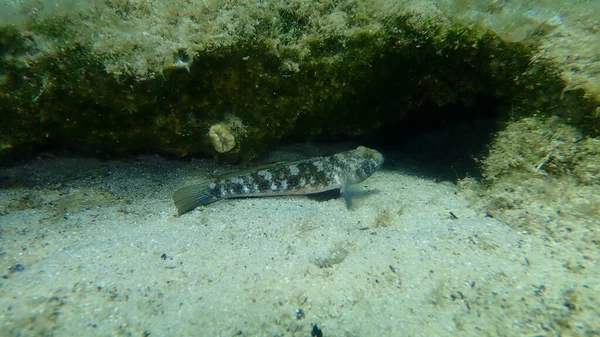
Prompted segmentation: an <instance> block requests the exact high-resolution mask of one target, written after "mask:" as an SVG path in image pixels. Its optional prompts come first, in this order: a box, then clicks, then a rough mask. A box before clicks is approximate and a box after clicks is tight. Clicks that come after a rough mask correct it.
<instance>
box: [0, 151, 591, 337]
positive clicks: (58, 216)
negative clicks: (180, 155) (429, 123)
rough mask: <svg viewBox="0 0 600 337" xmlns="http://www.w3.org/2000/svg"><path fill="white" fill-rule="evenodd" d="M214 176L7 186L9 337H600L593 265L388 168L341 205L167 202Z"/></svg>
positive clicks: (68, 163)
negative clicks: (576, 267)
mask: <svg viewBox="0 0 600 337" xmlns="http://www.w3.org/2000/svg"><path fill="white" fill-rule="evenodd" d="M234 169H235V168H234V167H218V166H216V165H215V164H214V163H213V161H211V160H195V161H192V162H191V163H190V162H181V161H171V160H166V159H163V158H160V157H156V156H142V157H138V158H135V159H134V160H130V161H105V162H101V161H97V160H94V159H73V158H71V159H69V158H43V159H38V160H35V161H32V162H28V163H25V164H20V165H17V166H12V167H5V168H1V169H0V179H1V181H0V183H1V186H2V188H1V189H0V211H1V214H0V235H1V241H0V243H1V249H0V263H1V270H0V273H1V276H2V278H0V335H1V336H311V333H312V335H313V336H316V335H318V333H317V331H316V330H317V329H316V328H315V325H316V326H317V327H318V329H320V330H321V331H322V334H323V336H456V335H461V336H518V335H531V336H533V335H537V336H549V335H552V336H560V335H565V336H566V335H569V336H573V335H598V334H600V330H599V328H598V326H597V325H596V326H595V325H594V324H595V323H594V322H596V323H597V322H600V317H599V316H598V310H593V308H592V307H591V306H593V304H594V303H596V304H597V303H598V302H597V301H598V297H597V296H598V295H595V296H596V297H595V298H594V297H593V296H594V295H593V294H598V293H600V280H599V277H598V275H599V273H598V268H597V263H596V262H594V263H593V264H590V265H588V267H587V269H586V270H584V271H581V272H578V273H574V272H569V271H566V269H565V268H563V266H564V263H565V259H567V260H568V258H569V254H571V253H572V254H576V252H570V251H569V247H555V246H552V245H551V244H548V243H545V242H543V240H542V239H541V238H539V237H537V236H536V235H535V234H534V233H527V232H518V231H516V230H514V229H512V228H511V227H509V226H507V225H506V224H503V223H501V222H500V221H498V220H497V219H494V218H492V217H490V216H487V215H486V214H483V213H480V212H477V211H475V210H473V209H472V208H470V206H469V203H468V202H467V200H466V199H465V198H464V197H463V196H462V194H461V193H460V192H459V191H458V189H457V187H456V186H455V185H454V184H452V183H449V182H443V181H441V182H440V181H434V180H430V179H425V178H422V177H419V176H418V175H416V174H411V173H410V172H408V171H407V170H404V169H403V168H402V166H401V165H400V164H398V163H394V162H393V160H389V161H387V162H386V165H384V167H383V169H381V170H380V171H379V172H377V173H376V174H375V175H374V176H372V177H371V178H369V179H368V180H366V181H365V182H363V183H362V184H360V186H359V187H360V190H362V192H361V193H359V196H358V197H357V199H356V200H355V206H354V207H353V209H352V210H347V209H346V207H345V204H344V202H343V200H341V199H337V200H335V199H334V200H328V201H321V202H319V201H315V200H312V199H309V198H306V197H284V198H283V197H282V198H257V199H237V200H225V201H221V202H218V203H215V204H212V205H208V206H205V207H202V208H199V209H196V210H194V211H193V212H190V213H188V214H185V215H183V216H181V217H177V216H176V214H175V213H176V212H175V208H174V206H173V203H172V200H171V195H172V193H173V191H174V190H176V189H177V188H179V187H182V186H184V185H187V184H190V183H195V182H199V181H202V180H203V179H206V178H207V177H210V176H214V175H215V174H219V173H224V172H228V171H231V170H234Z"/></svg>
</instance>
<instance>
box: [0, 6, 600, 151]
mask: <svg viewBox="0 0 600 337" xmlns="http://www.w3.org/2000/svg"><path fill="white" fill-rule="evenodd" d="M3 6H4V7H3V8H2V9H3V11H2V13H3V14H2V15H3V21H2V24H0V41H1V42H2V44H1V45H2V47H1V48H0V54H2V55H1V56H2V57H1V58H0V113H1V114H0V149H4V150H5V152H6V151H10V150H14V149H22V148H23V146H28V145H36V144H37V145H40V144H42V145H44V146H50V147H54V148H56V147H59V148H67V149H70V150H75V151H77V152H80V153H84V154H106V153H109V154H110V153H123V152H130V151H138V150H147V151H154V152H161V153H172V154H176V155H179V156H188V155H197V154H208V153H213V152H214V151H215V150H218V149H217V148H215V145H214V142H213V141H214V139H215V138H214V137H210V136H209V137H207V134H208V133H209V131H208V130H210V128H211V126H214V125H218V124H219V123H223V121H224V120H225V119H226V118H227V116H228V115H233V116H236V118H238V119H239V120H241V121H243V123H244V134H243V141H239V140H240V139H236V140H235V144H236V145H235V148H232V149H233V151H235V152H236V153H237V154H238V155H239V156H240V157H241V158H243V159H251V158H254V157H255V156H256V155H257V154H258V153H260V152H261V151H263V150H264V149H265V148H268V146H269V145H272V144H274V143H275V142H277V141H280V140H283V139H286V138H289V137H307V136H311V135H323V134H325V135H328V136H335V135H341V136H356V135H364V134H368V133H371V132H374V131H376V130H378V129H379V128H380V127H381V126H382V125H385V124H389V123H395V122H399V121H401V120H403V119H404V118H406V116H408V115H409V114H414V113H425V114H426V113H427V111H420V109H421V108H423V107H424V106H428V105H431V104H432V105H435V106H444V105H450V104H459V105H464V106H465V107H467V108H469V109H471V110H473V109H474V107H475V106H476V105H477V104H478V103H477V102H478V101H479V97H481V96H493V97H495V99H496V100H497V102H498V104H499V119H500V120H508V119H509V118H510V117H519V116H529V115H531V114H532V113H534V112H538V113H540V114H543V115H546V116H551V115H559V116H562V117H563V118H562V120H563V121H564V122H568V123H571V124H572V125H575V126H576V127H578V128H580V129H581V130H582V132H584V133H586V134H590V135H595V134H598V130H599V129H600V128H599V127H598V126H599V123H600V122H599V121H600V119H599V118H598V114H597V109H598V101H597V99H596V97H597V95H596V94H595V91H594V90H595V89H594V87H593V86H591V85H587V84H586V85H584V84H578V85H575V84H573V83H574V82H569V83H566V84H565V75H564V74H565V72H564V70H563V66H564V65H563V64H562V63H561V64H558V63H557V61H556V60H557V59H558V58H556V57H554V56H551V55H550V54H549V53H550V52H549V51H548V50H559V49H560V48H558V47H556V48H554V49H552V48H551V47H549V46H548V43H549V42H548V41H549V36H552V34H554V32H556V31H557V30H561V31H564V30H567V31H569V32H570V30H568V27H567V24H566V23H565V24H563V23H562V21H557V20H554V21H552V22H550V23H549V20H551V19H552V17H553V16H552V15H550V14H552V12H551V11H550V12H544V13H541V14H540V13H534V12H527V11H525V9H524V8H520V7H519V8H517V9H515V8H509V7H508V5H507V4H504V3H500V2H495V5H494V6H491V5H486V6H483V7H481V6H473V3H470V2H469V1H462V2H456V3H455V4H454V5H452V6H450V5H448V4H447V3H445V2H438V1H416V0H415V1H398V2H394V1H390V2H379V1H375V2H370V1H353V0H346V1H315V2H312V1H276V2H270V1H257V2H246V1H228V2H220V1H199V2H198V1H192V2H188V1H180V0H177V1H168V2H164V1H155V0H136V1H113V0H110V1H109V0H107V1H94V2H91V3H89V4H88V5H87V6H86V5H85V3H82V2H76V3H75V2H64V3H61V4H60V6H58V5H57V6H44V5H43V4H40V3H39V2H36V1H23V2H7V3H4V5H3ZM490 6H491V7H490ZM517 16H519V17H521V18H522V21H523V22H531V23H532V24H535V27H534V28H532V29H530V30H529V31H527V32H526V34H525V35H524V36H523V37H522V38H515V37H514V36H516V35H518V33H516V32H512V31H511V29H513V26H511V25H510V24H507V22H509V21H510V20H511V19H514V18H516V17H517ZM565 21H567V20H566V19H565ZM509 36H511V37H509ZM552 55H553V54H552ZM585 69H594V68H593V67H592V66H588V67H587V68H585ZM593 78H594V77H593V76H592V77H590V79H591V80H590V81H588V82H586V83H593ZM578 83H579V82H578ZM485 110H488V109H481V111H485ZM494 110H496V109H494ZM488 116H489V115H487V114H486V113H485V112H482V116H481V117H482V118H486V117H488ZM449 118H453V117H452V116H450V117H449ZM233 133H235V130H233ZM234 138H236V137H234ZM226 148H228V146H227V147H223V148H219V149H221V150H223V151H225V149H226ZM228 151H231V149H230V150H228ZM217 152H219V151H217ZM225 152H227V151H225Z"/></svg>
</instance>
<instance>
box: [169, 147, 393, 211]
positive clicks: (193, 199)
mask: <svg viewBox="0 0 600 337" xmlns="http://www.w3.org/2000/svg"><path fill="white" fill-rule="evenodd" d="M382 164H383V156H382V155H381V153H379V152H377V151H375V150H372V149H369V148H366V147H364V146H359V147H358V148H356V149H354V150H351V151H346V152H341V153H337V154H334V155H331V156H327V157H318V158H311V159H306V160H302V161H297V162H293V163H282V164H276V165H271V166H266V167H261V168H256V169H254V170H250V171H245V172H243V173H239V174H233V175H228V176H227V177H226V178H221V179H217V180H215V181H213V182H210V183H205V184H196V185H191V186H187V187H184V188H182V189H180V190H178V191H176V192H175V194H174V195H173V200H174V201H175V207H177V211H178V213H179V214H183V213H186V212H189V211H191V210H193V209H194V208H196V207H198V206H200V205H208V204H210V203H213V202H215V201H218V200H221V199H229V198H245V197H269V196H285V195H309V194H316V193H322V192H326V191H331V190H339V189H341V190H342V191H343V192H344V198H345V199H346V203H347V205H349V203H350V194H349V193H348V187H349V186H351V185H354V184H357V183H360V182H362V181H364V180H365V179H367V178H368V177H370V176H371V175H372V174H373V173H375V171H376V170H377V169H378V168H379V167H380V166H381V165H382Z"/></svg>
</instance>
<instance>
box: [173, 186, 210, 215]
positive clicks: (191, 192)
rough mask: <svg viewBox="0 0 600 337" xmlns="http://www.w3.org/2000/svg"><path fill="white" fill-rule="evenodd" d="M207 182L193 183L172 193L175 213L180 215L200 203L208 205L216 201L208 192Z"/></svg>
mask: <svg viewBox="0 0 600 337" xmlns="http://www.w3.org/2000/svg"><path fill="white" fill-rule="evenodd" d="M210 192H211V190H210V188H209V187H208V185H207V184H195V185H190V186H186V187H184V188H181V189H179V190H177V191H176V192H175V193H174V194H173V201H174V202H175V207H176V208H177V213H178V214H179V215H182V214H184V213H187V212H189V211H191V210H193V209H194V208H196V207H198V206H201V205H208V204H210V203H213V202H215V201H217V200H218V199H217V197H215V196H214V195H212V193H210Z"/></svg>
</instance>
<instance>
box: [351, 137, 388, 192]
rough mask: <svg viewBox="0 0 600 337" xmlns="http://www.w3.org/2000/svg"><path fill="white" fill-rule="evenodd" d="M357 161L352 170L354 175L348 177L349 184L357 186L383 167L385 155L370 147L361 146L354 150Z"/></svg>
mask: <svg viewBox="0 0 600 337" xmlns="http://www.w3.org/2000/svg"><path fill="white" fill-rule="evenodd" d="M354 152H355V155H356V158H355V159H356V160H355V161H354V165H352V166H354V167H353V168H352V173H351V174H350V176H349V177H348V181H347V184H348V185H352V184H357V183H360V182H362V181H363V180H365V179H367V178H369V177H370V176H372V175H373V173H375V171H377V170H378V169H379V168H380V167H381V165H383V161H384V159H383V155H382V154H381V153H380V152H379V151H376V150H373V149H369V148H368V147H364V146H359V147H357V148H356V150H354Z"/></svg>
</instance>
